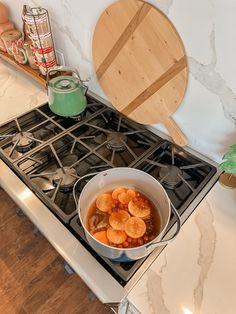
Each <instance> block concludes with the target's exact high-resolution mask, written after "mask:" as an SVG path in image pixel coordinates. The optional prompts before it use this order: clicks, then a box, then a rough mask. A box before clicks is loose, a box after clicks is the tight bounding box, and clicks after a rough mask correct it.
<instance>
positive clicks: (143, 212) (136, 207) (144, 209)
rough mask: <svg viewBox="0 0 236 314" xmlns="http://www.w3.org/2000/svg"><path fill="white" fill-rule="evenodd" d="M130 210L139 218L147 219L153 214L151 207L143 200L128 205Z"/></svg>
mask: <svg viewBox="0 0 236 314" xmlns="http://www.w3.org/2000/svg"><path fill="white" fill-rule="evenodd" d="M128 210H129V212H130V214H131V215H133V216H135V217H139V218H146V217H148V216H149V215H150V213H151V208H150V206H149V205H148V204H147V203H145V202H144V201H143V200H138V201H136V202H134V201H133V200H131V201H130V202H129V204H128Z"/></svg>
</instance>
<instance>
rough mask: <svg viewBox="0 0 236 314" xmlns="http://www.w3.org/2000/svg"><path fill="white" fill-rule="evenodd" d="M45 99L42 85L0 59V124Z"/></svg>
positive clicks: (45, 95)
mask: <svg viewBox="0 0 236 314" xmlns="http://www.w3.org/2000/svg"><path fill="white" fill-rule="evenodd" d="M46 101H47V94H46V90H45V88H44V87H41V86H40V85H39V84H38V83H36V82H34V81H33V80H32V79H29V76H27V75H26V74H24V73H20V72H19V71H16V68H15V67H14V66H11V65H9V64H7V63H6V62H5V61H3V60H0V110H1V114H0V124H2V123H4V122H6V121H7V120H9V119H11V118H14V117H16V116H18V115H20V114H22V113H24V112H26V111H29V110H30V109H32V108H34V107H36V106H38V105H40V104H42V103H44V102H46Z"/></svg>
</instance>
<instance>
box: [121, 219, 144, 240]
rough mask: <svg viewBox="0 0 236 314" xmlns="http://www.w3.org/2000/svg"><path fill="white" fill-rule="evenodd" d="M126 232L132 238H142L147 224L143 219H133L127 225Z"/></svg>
mask: <svg viewBox="0 0 236 314" xmlns="http://www.w3.org/2000/svg"><path fill="white" fill-rule="evenodd" d="M125 232H126V234H127V235H128V236H129V237H131V238H134V239H137V238H140V237H142V236H143V235H144V234H145V232H146V224H145V222H144V221H143V220H142V219H141V218H138V217H131V218H130V219H128V220H127V221H126V223H125Z"/></svg>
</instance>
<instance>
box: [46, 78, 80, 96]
mask: <svg viewBox="0 0 236 314" xmlns="http://www.w3.org/2000/svg"><path fill="white" fill-rule="evenodd" d="M49 86H50V87H52V88H53V89H56V90H57V91H61V92H70V91H73V90H74V89H76V88H78V86H79V81H78V79H76V78H74V77H73V76H59V77H55V78H53V79H52V80H50V81H49Z"/></svg>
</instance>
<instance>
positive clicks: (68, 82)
mask: <svg viewBox="0 0 236 314" xmlns="http://www.w3.org/2000/svg"><path fill="white" fill-rule="evenodd" d="M59 71H60V72H72V76H69V75H61V76H57V77H54V78H53V79H50V80H49V75H50V73H52V72H59ZM47 89H48V98H49V100H48V103H49V107H50V109H51V111H52V112H53V113H55V114H56V115H58V116H62V117H76V116H77V115H79V114H80V113H82V112H83V111H84V110H85V108H86V106H87V100H86V96H85V95H86V92H87V87H86V86H84V85H83V84H82V82H81V79H80V76H79V73H78V72H77V70H76V69H74V68H71V67H65V66H57V67H55V68H53V69H51V70H49V71H48V73H47Z"/></svg>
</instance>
